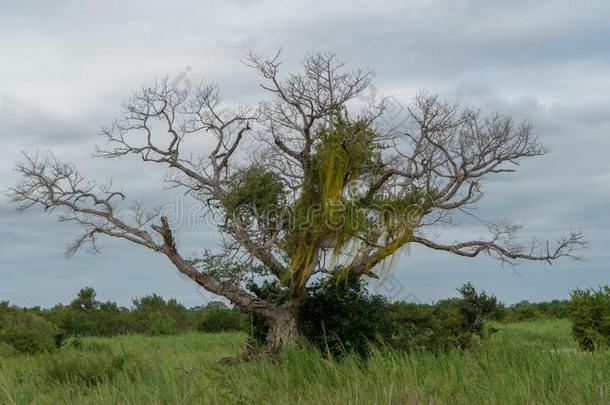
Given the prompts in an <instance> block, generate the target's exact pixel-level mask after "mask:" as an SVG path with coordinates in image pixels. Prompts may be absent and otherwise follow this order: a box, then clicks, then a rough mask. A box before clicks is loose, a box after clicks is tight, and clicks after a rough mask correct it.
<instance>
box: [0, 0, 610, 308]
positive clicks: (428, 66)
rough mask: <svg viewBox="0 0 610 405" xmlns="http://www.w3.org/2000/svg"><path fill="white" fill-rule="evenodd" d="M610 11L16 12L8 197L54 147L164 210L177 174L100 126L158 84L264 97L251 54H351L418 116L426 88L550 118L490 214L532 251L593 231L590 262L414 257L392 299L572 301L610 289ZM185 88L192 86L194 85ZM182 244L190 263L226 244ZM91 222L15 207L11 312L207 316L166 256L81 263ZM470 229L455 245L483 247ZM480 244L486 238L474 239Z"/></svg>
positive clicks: (129, 6)
mask: <svg viewBox="0 0 610 405" xmlns="http://www.w3.org/2000/svg"><path fill="white" fill-rule="evenodd" d="M608 21H610V3H608V2H607V1H602V0H600V1H580V2H574V1H567V0H566V1H562V0H552V1H548V0H539V1H536V2H530V1H489V0H464V1H459V2H456V1H450V0H444V1H441V0H436V1H430V0H425V1H424V0H422V1H383V2H372V1H366V2H364V1H353V0H352V1H333V2H329V1H283V2H272V1H245V0H221V1H192V2H187V1H172V2H169V1H164V2H160V1H147V2H141V1H140V2H135V1H105V2H94V1H55V2H48V1H39V2H34V1H21V2H9V1H6V0H0V51H1V53H0V139H1V141H2V143H1V145H2V147H1V148H0V186H2V188H3V189H5V188H6V187H8V186H10V185H11V184H12V183H14V181H15V180H16V177H15V174H14V172H13V167H14V164H15V161H16V160H17V159H18V158H19V154H20V152H21V151H34V150H41V151H53V152H54V153H55V154H56V155H57V156H58V157H60V158H61V159H62V160H67V161H70V162H73V163H75V164H77V165H78V166H79V167H80V168H81V170H82V172H83V173H84V174H86V175H88V176H91V177H94V178H97V179H99V180H105V179H108V178H110V177H112V178H113V179H114V183H115V184H116V185H119V186H121V187H123V188H124V189H125V190H128V192H129V196H130V197H131V198H133V199H135V200H142V201H147V202H151V201H152V202H154V203H162V202H164V201H172V196H171V194H168V193H167V192H163V191H159V183H160V180H161V179H162V177H163V170H158V169H153V170H151V167H150V165H147V166H144V165H143V164H142V162H138V161H137V160H135V161H133V162H130V161H121V162H115V161H93V160H91V158H90V152H92V150H93V146H94V145H95V143H96V142H100V139H99V137H98V136H97V135H96V133H97V131H98V128H99V127H100V126H101V125H102V124H105V123H107V122H108V121H109V120H111V119H112V118H113V117H115V116H116V115H117V114H119V112H120V110H119V106H120V103H121V102H122V101H124V100H125V99H126V98H128V97H129V95H130V94H131V93H132V92H133V91H134V90H135V89H137V88H138V87H139V86H140V85H142V84H146V83H150V82H151V81H152V80H153V79H154V78H155V77H159V76H163V75H169V76H170V77H177V76H178V75H180V73H181V72H185V73H187V75H186V77H185V79H187V80H190V81H192V82H196V81H199V80H200V79H204V80H210V81H215V82H217V83H218V84H219V85H220V87H221V90H222V92H223V95H224V98H225V100H227V101H229V102H234V101H238V100H242V101H251V100H256V98H257V97H258V96H260V89H259V87H258V78H257V76H256V75H255V74H254V73H253V72H252V71H250V70H249V69H248V68H247V67H245V66H244V65H243V64H242V63H240V57H242V56H244V54H245V53H246V52H248V51H249V50H257V51H259V52H261V53H268V54H271V53H273V52H275V51H276V50H277V49H278V48H280V47H281V48H282V49H283V60H284V61H285V63H284V68H285V70H286V71H289V70H290V69H293V68H295V66H297V65H298V63H299V61H300V60H301V59H302V57H303V55H304V54H305V53H306V52H308V51H334V52H336V53H337V55H338V57H339V59H341V60H343V61H345V62H347V63H348V64H349V65H350V66H352V67H354V68H357V67H368V68H371V69H374V70H375V72H376V76H375V79H374V86H375V88H376V89H377V90H378V91H379V92H382V93H383V94H385V95H388V96H391V97H393V98H394V99H395V100H398V102H400V103H401V104H402V103H404V104H406V103H408V102H410V101H411V99H412V98H413V96H414V95H415V93H416V92H417V91H418V90H419V89H426V90H428V91H430V92H432V93H437V94H439V95H440V96H441V97H442V98H443V99H445V100H447V101H459V102H463V103H466V104H469V105H471V106H475V107H481V108H483V109H484V110H487V111H491V112H493V111H498V110H499V111H503V112H505V113H507V114H510V115H512V116H513V117H514V118H515V119H517V120H522V119H527V120H530V121H531V122H533V123H534V125H535V128H536V132H537V134H538V135H539V137H540V139H541V140H542V142H543V143H544V144H545V145H546V146H548V147H549V148H550V149H552V152H551V153H550V154H549V155H547V156H545V157H543V158H541V159H537V160H535V161H528V162H526V163H524V164H523V165H522V166H521V167H520V168H519V170H518V172H517V173H515V174H510V175H503V176H501V177H499V178H495V179H493V180H492V181H489V182H488V183H487V184H486V191H487V196H486V198H485V199H483V200H482V201H481V202H479V203H478V209H477V212H476V213H477V215H478V216H483V217H486V218H511V219H514V220H516V221H518V222H521V223H524V224H527V228H526V230H525V233H524V238H525V239H527V238H529V237H531V236H533V235H539V236H541V237H543V238H551V239H552V238H554V237H555V236H558V235H559V234H561V233H563V232H565V231H569V230H571V229H580V230H582V231H584V232H585V233H586V236H587V239H588V241H589V242H590V249H589V250H588V251H586V252H585V256H586V261H585V262H582V263H580V262H576V263H575V262H570V261H563V262H558V263H556V264H555V265H553V266H548V265H542V264H531V263H523V264H522V265H520V266H518V267H517V268H516V269H515V270H513V269H510V268H504V269H503V268H502V267H500V265H499V264H498V263H496V262H494V261H492V260H489V259H486V258H478V259H463V258H458V257H454V256H451V255H449V254H443V253H438V252H430V251H426V250H425V249H422V248H417V247H413V248H411V249H410V250H409V251H408V252H406V253H405V254H402V255H401V257H400V258H399V260H398V262H397V264H396V266H395V267H394V269H393V270H392V271H393V273H392V275H393V276H394V277H395V279H392V280H389V281H388V283H387V284H385V285H382V286H381V287H378V288H377V290H378V291H380V292H385V293H387V294H388V295H391V296H393V297H395V298H409V299H417V300H420V301H432V300H436V299H440V298H444V297H447V296H449V295H454V294H455V288H457V287H459V286H460V285H461V284H462V283H464V282H465V281H472V282H473V284H474V285H475V287H478V288H483V289H485V290H487V291H488V292H491V293H494V294H496V295H497V296H498V297H499V298H500V299H501V300H502V301H504V302H507V303H513V302H517V301H520V300H522V299H528V300H534V301H535V300H545V299H553V298H566V297H568V296H569V292H570V291H571V290H572V289H574V288H576V287H592V286H598V285H600V284H604V283H610V267H609V263H610V253H609V244H610V215H609V214H608V209H610V204H609V203H610V161H609V159H608V153H609V149H610V136H609V135H610V132H609V130H610V24H609V23H608ZM183 82H184V83H186V82H185V81H183ZM200 228H201V229H198V231H197V232H194V231H188V230H187V231H184V232H181V233H180V234H179V238H180V239H181V242H182V246H184V249H185V250H188V251H191V252H197V251H200V250H201V249H202V248H204V247H213V246H214V245H215V244H216V243H217V242H218V240H217V237H216V236H215V234H214V232H212V231H209V230H207V229H206V228H205V227H200ZM78 231H79V229H78V228H77V227H75V226H71V225H66V224H58V223H57V222H56V221H55V218H53V217H48V216H46V215H44V214H42V213H40V212H39V211H36V210H34V211H31V212H27V213H25V214H18V213H16V212H15V211H14V207H13V206H11V204H10V203H9V202H8V200H7V198H6V197H2V198H1V199H0V300H3V299H8V300H10V302H12V303H14V304H18V305H43V306H48V305H52V304H54V303H57V302H68V301H70V300H71V298H72V297H73V296H74V295H75V294H76V292H77V291H78V289H79V288H81V287H83V286H92V287H94V288H95V289H96V290H97V291H98V297H99V298H100V299H103V300H107V299H111V300H115V301H117V302H119V303H120V304H124V305H127V304H129V302H130V300H131V298H133V297H136V296H141V295H145V294H150V293H158V294H161V295H163V296H166V297H175V298H178V299H179V300H180V301H181V302H183V303H184V304H186V305H189V306H190V305H200V304H202V303H203V302H204V301H205V300H206V299H209V297H207V296H205V295H204V294H202V293H201V292H200V291H198V290H197V288H195V286H194V285H193V284H192V283H191V282H190V281H188V280H185V279H183V278H181V277H180V276H179V275H178V274H177V272H176V271H175V270H174V269H173V268H172V266H171V265H170V264H169V262H167V261H166V260H165V259H164V258H163V257H160V256H156V255H155V254H154V253H152V252H150V251H147V250H146V249H145V248H141V247H134V246H131V245H129V244H128V243H127V242H117V241H109V240H104V241H103V243H102V246H103V247H104V248H105V249H104V251H103V253H102V254H98V255H92V254H88V253H86V252H81V253H79V254H77V255H76V256H75V257H73V258H72V259H70V260H67V259H66V258H65V257H64V256H63V253H64V250H65V247H66V246H67V245H68V244H69V243H70V242H71V241H72V240H73V238H74V237H75V236H76V235H77V233H78ZM476 232H478V231H477V230H475V229H474V228H472V227H471V225H470V224H469V223H468V222H464V223H462V224H458V226H457V227H456V228H455V229H453V230H447V233H450V234H452V235H456V237H459V236H471V235H473V234H476ZM475 236H476V235H475Z"/></svg>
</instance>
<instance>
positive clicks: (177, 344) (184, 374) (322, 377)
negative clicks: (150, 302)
mask: <svg viewBox="0 0 610 405" xmlns="http://www.w3.org/2000/svg"><path fill="white" fill-rule="evenodd" d="M493 326H494V327H496V328H498V329H499V331H498V332H497V333H495V334H493V335H492V336H491V337H489V338H488V339H485V340H482V341H480V342H477V344H475V346H474V347H473V348H472V349H471V350H468V351H465V352H460V351H457V350H456V351H450V352H446V353H437V354H434V353H411V354H404V353H396V352H391V351H384V350H378V351H375V352H374V353H373V355H372V357H371V358H370V359H368V360H367V361H363V360H361V359H359V358H357V357H355V356H347V358H346V359H345V360H343V361H341V362H335V361H334V360H331V359H325V358H323V357H322V356H321V355H320V354H319V353H318V352H316V351H315V350H313V349H311V348H308V347H301V348H295V349H292V350H289V351H286V352H285V353H283V354H282V356H281V358H279V359H269V358H262V357H261V358H259V359H256V360H254V361H251V362H247V363H237V364H232V365H228V364H224V363H219V362H218V360H219V359H221V358H223V357H226V356H231V355H235V354H238V353H239V352H240V351H241V350H242V349H243V341H244V339H245V336H243V335H240V334H228V333H224V334H207V335H206V334H187V335H181V336H173V337H144V336H126V337H117V338H109V339H101V338H88V339H84V340H83V341H82V344H80V345H78V344H73V345H71V347H68V348H64V349H62V350H61V351H60V352H58V353H54V354H47V355H38V356H23V355H19V356H12V357H8V358H3V359H1V360H0V361H1V364H0V403H7V404H63V403H70V404H72V403H78V404H224V403H230V404H235V403H237V404H266V403H278V404H336V403H349V404H373V403H381V404H405V403H416V404H417V403H425V404H428V403H435V404H436V403H441V404H444V403H446V404H471V403H535V404H547V403H549V404H550V403H608V402H610V392H609V391H610V387H609V386H608V385H609V384H610V355H609V354H608V353H583V352H579V351H575V350H574V349H575V348H576V344H575V342H574V341H573V340H572V338H571V337H570V334H569V323H567V322H564V321H537V322H526V323H516V324H511V325H501V324H498V325H493Z"/></svg>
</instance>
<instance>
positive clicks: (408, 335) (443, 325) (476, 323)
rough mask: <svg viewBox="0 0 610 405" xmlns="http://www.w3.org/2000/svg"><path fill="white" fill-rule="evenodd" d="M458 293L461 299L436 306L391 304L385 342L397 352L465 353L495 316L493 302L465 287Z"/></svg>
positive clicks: (489, 297)
mask: <svg viewBox="0 0 610 405" xmlns="http://www.w3.org/2000/svg"><path fill="white" fill-rule="evenodd" d="M458 291H459V292H460V294H461V295H462V298H452V299H446V300H443V301H440V302H438V303H437V304H436V305H415V304H408V303H395V304H392V305H390V306H389V308H388V310H387V311H386V315H385V322H386V323H387V325H386V326H385V327H384V328H383V330H384V331H386V333H388V335H387V336H386V342H387V343H388V344H389V345H390V346H391V347H392V348H394V349H400V350H444V349H448V348H451V347H458V348H461V349H466V348H468V347H470V346H471V344H472V340H473V338H474V337H475V336H479V337H483V336H484V328H483V326H484V322H485V320H486V319H488V318H489V317H492V316H494V314H495V313H496V312H497V308H498V305H497V299H496V297H494V296H489V295H487V294H486V293H485V292H481V293H477V292H476V290H475V289H474V287H473V286H472V285H471V284H470V283H467V284H465V285H464V286H463V287H461V288H459V289H458Z"/></svg>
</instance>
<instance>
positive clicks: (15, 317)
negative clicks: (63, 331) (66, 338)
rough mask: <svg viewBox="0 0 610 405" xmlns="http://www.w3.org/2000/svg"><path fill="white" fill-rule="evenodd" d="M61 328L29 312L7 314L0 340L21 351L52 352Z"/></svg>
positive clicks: (3, 321)
mask: <svg viewBox="0 0 610 405" xmlns="http://www.w3.org/2000/svg"><path fill="white" fill-rule="evenodd" d="M58 336H59V330H58V329H57V327H55V326H54V325H53V324H52V323H50V322H48V321H47V320H45V319H43V318H41V317H39V316H37V315H34V314H31V313H27V312H18V311H14V312H13V313H11V314H5V315H4V316H3V320H2V329H1V330H0V342H4V343H5V344H8V345H10V346H11V347H13V348H14V349H15V350H17V351H19V352H21V353H30V354H34V353H42V352H51V351H54V350H55V349H56V346H57V344H58V343H60V342H59V341H58Z"/></svg>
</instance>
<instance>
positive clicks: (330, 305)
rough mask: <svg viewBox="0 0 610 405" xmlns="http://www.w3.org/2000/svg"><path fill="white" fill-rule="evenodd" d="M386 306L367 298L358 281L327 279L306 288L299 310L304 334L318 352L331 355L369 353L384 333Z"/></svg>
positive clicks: (376, 298) (376, 297)
mask: <svg viewBox="0 0 610 405" xmlns="http://www.w3.org/2000/svg"><path fill="white" fill-rule="evenodd" d="M387 306H388V303H387V301H386V299H385V298H384V297H383V296H381V295H369V294H368V292H367V290H366V288H365V287H364V284H363V282H362V281H361V280H357V279H351V280H350V279H346V280H333V279H328V280H325V281H323V282H320V283H318V284H316V285H314V286H312V287H311V288H310V289H309V297H308V298H307V300H306V302H305V305H304V307H303V309H302V311H301V320H302V324H303V333H304V335H305V337H306V338H307V340H309V341H310V342H311V343H313V344H314V345H315V346H317V347H318V348H319V349H320V350H322V351H323V352H325V353H327V354H331V355H333V356H339V357H340V356H341V355H343V354H344V353H346V352H354V353H357V354H359V355H362V356H366V355H367V354H368V353H369V349H370V345H371V343H374V342H377V341H378V340H379V338H380V337H381V335H383V334H385V331H383V328H384V326H385V325H384V323H383V315H384V312H385V311H386V308H387Z"/></svg>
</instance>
